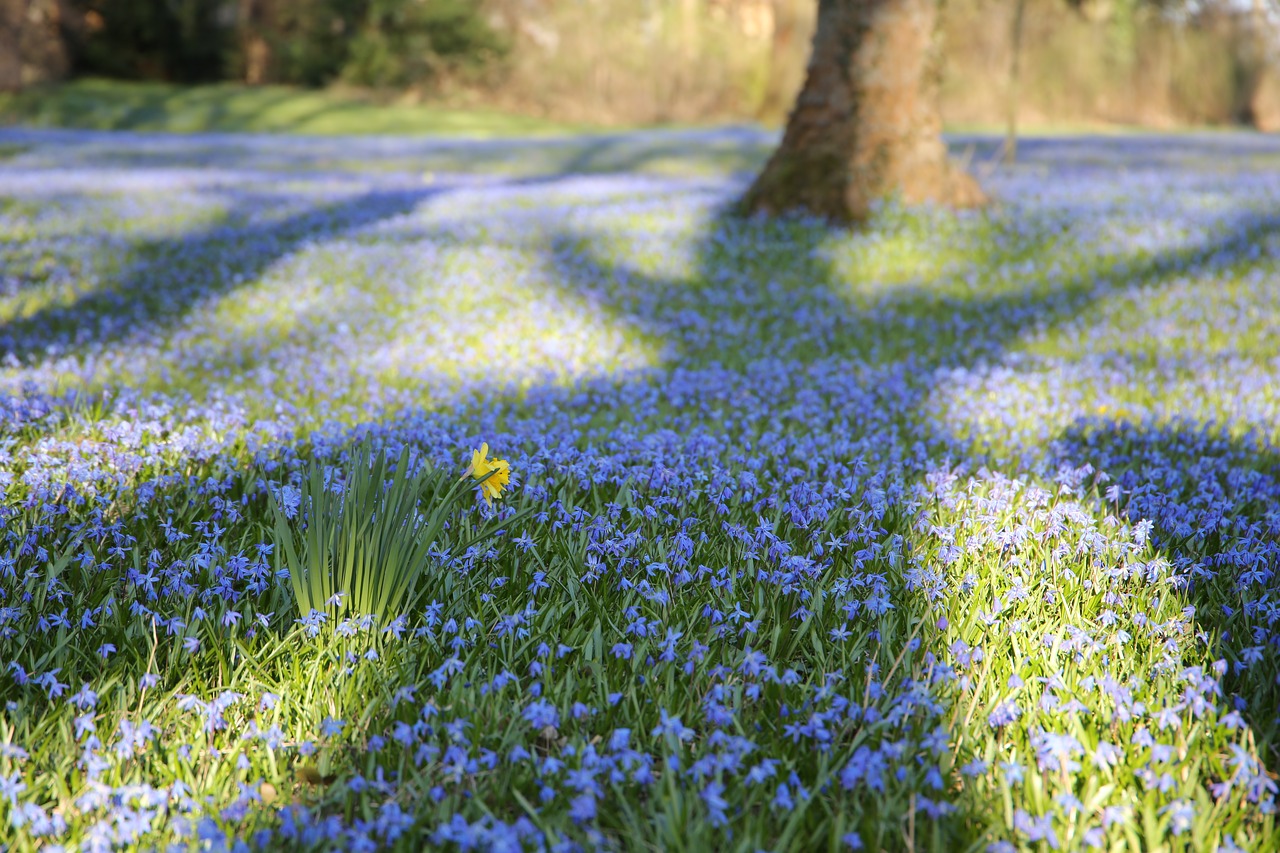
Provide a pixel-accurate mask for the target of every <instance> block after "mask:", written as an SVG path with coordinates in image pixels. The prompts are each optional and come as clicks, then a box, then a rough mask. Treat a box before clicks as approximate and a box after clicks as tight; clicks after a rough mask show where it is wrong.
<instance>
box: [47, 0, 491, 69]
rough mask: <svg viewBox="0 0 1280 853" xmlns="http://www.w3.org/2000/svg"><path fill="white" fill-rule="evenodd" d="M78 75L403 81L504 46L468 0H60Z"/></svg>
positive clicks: (472, 61) (486, 58)
mask: <svg viewBox="0 0 1280 853" xmlns="http://www.w3.org/2000/svg"><path fill="white" fill-rule="evenodd" d="M62 19H63V29H64V31H65V32H66V36H67V44H68V47H69V52H70V57H71V64H72V69H73V71H74V73H77V74H90V75H101V76H107V77H116V78H123V79H143V80H168V81H174V82H182V83H199V82H213V81H218V80H228V79H231V80H242V81H246V82H249V83H292V84H299V85H306V86H319V85H324V84H327V83H332V82H338V81H342V82H348V83H351V84H354V85H357V86H370V87H386V88H391V87H407V86H420V85H424V84H430V83H431V82H433V81H434V80H436V79H438V78H440V77H441V76H442V75H445V74H467V73H474V72H479V71H482V70H483V69H484V68H486V67H488V66H490V65H491V64H492V63H493V61H494V60H496V59H498V58H500V57H501V56H502V55H503V54H504V53H505V51H506V47H507V46H506V43H505V41H504V39H503V38H502V36H501V35H500V34H499V33H498V32H497V31H496V30H495V29H494V28H493V27H491V26H490V24H489V23H488V21H487V20H486V19H485V17H484V15H483V14H482V11H481V9H480V4H478V3H475V2H474V0H65V11H64V14H63V16H62Z"/></svg>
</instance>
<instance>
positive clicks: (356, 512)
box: [271, 443, 493, 618]
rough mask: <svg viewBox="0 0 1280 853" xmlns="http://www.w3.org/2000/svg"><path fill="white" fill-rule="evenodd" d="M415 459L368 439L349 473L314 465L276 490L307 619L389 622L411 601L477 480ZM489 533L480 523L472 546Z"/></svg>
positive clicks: (280, 532) (278, 518)
mask: <svg viewBox="0 0 1280 853" xmlns="http://www.w3.org/2000/svg"><path fill="white" fill-rule="evenodd" d="M413 463H414V460H413V459H412V458H411V456H410V453H409V449H408V448H405V449H403V450H402V451H401V452H400V455H399V457H397V458H396V459H394V460H392V459H391V458H389V457H388V456H387V454H386V451H384V450H378V451H376V452H375V451H374V449H373V447H372V446H371V445H369V444H368V443H365V444H362V445H360V446H358V447H357V448H355V449H354V450H353V451H352V453H351V457H350V460H349V463H348V465H347V467H346V471H345V475H343V473H342V472H340V471H339V470H338V469H336V468H333V467H331V466H328V465H325V464H323V463H322V462H319V461H313V462H311V463H310V464H309V465H308V466H307V467H306V468H305V469H304V470H303V473H302V477H301V480H300V482H299V483H298V485H297V486H296V487H294V486H285V487H283V488H282V489H281V490H280V491H279V492H277V493H275V494H274V495H273V496H272V500H271V506H272V515H273V520H274V527H273V530H272V532H273V534H274V535H273V539H274V541H275V545H276V559H277V567H279V562H280V561H281V560H283V561H284V566H285V567H287V568H288V574H289V585H290V587H291V589H292V592H293V597H294V600H295V601H296V602H297V605H298V610H299V612H300V613H301V614H302V615H304V616H305V615H307V614H309V613H311V612H312V611H313V610H316V611H321V612H330V613H333V614H335V615H336V614H337V613H338V612H339V611H341V610H346V611H348V612H352V613H356V614H360V615H364V614H372V615H375V616H378V617H379V618H382V617H384V616H387V615H388V614H391V615H392V616H395V615H398V614H400V613H402V612H404V609H405V608H406V607H408V606H410V605H411V604H412V600H413V589H414V586H415V584H416V582H417V580H418V578H419V576H420V575H421V573H422V571H423V570H424V569H425V568H426V567H427V565H428V562H429V559H430V556H429V554H430V552H431V549H432V546H433V545H435V544H437V542H438V540H439V539H440V536H441V534H442V532H443V531H444V530H445V528H446V522H447V521H448V520H449V518H450V516H451V515H453V514H454V512H455V510H457V509H458V505H459V500H458V499H459V498H460V497H461V496H462V495H464V494H467V493H469V491H470V489H469V487H468V485H466V484H465V481H467V480H469V479H470V478H467V477H463V478H461V479H460V478H458V477H457V476H455V474H454V473H453V472H450V471H445V470H442V469H440V468H436V467H433V466H430V465H419V466H416V467H415V465H414V464H413ZM492 534H493V529H492V527H491V526H489V525H482V526H481V527H480V528H479V529H478V530H476V531H475V533H474V534H473V536H472V539H471V542H468V543H465V544H466V545H470V544H473V543H474V542H475V541H478V540H480V539H484V538H488V536H490V535H492ZM464 547H465V546H464Z"/></svg>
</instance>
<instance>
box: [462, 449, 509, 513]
mask: <svg viewBox="0 0 1280 853" xmlns="http://www.w3.org/2000/svg"><path fill="white" fill-rule="evenodd" d="M490 472H492V476H490ZM467 475H471V476H472V477H474V478H475V479H477V480H484V482H483V483H481V484H480V490H481V492H482V494H484V501H485V503H487V504H488V505H489V506H493V499H494V498H500V497H502V490H503V489H505V488H506V487H507V483H509V482H511V466H510V465H508V464H507V460H505V459H490V458H489V445H488V443H484V444H481V445H480V449H479V450H473V451H471V464H470V465H468V466H467V470H466V471H463V472H462V476H463V477H466V476H467ZM486 478H487V479H486Z"/></svg>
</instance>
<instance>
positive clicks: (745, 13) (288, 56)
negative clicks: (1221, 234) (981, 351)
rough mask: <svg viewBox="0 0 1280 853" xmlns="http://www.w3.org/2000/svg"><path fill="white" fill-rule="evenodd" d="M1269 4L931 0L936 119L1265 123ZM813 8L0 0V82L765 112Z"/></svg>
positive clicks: (807, 30) (673, 0) (809, 4)
mask: <svg viewBox="0 0 1280 853" xmlns="http://www.w3.org/2000/svg"><path fill="white" fill-rule="evenodd" d="M1273 2H1275V0H946V2H945V3H944V4H943V6H942V11H941V29H942V43H943V44H944V45H945V53H946V63H945V66H944V69H943V79H942V81H941V105H942V115H943V118H944V120H945V121H946V122H947V123H948V124H949V125H951V126H953V127H956V126H959V127H964V126H982V127H993V126H1004V125H1005V124H1006V123H1007V122H1008V120H1009V118H1010V116H1016V118H1017V120H1018V121H1019V123H1021V124H1024V125H1044V124H1047V123H1052V124H1056V125H1059V126H1061V125H1063V124H1071V125H1096V124H1114V123H1122V124H1129V125H1135V124H1136V125H1146V126H1151V127H1172V126H1186V125H1210V124H1229V123H1237V122H1241V121H1248V122H1251V123H1253V124H1255V125H1257V126H1261V127H1266V128H1273V127H1280V85H1277V79H1276V73H1275V68H1274V58H1273V57H1274V54H1275V50H1274V41H1275V38H1274V33H1275V27H1276V21H1277V15H1276V11H1275V8H1274V7H1273V5H1272V4H1273ZM1019 7H1021V8H1022V25H1021V27H1015V17H1016V15H1017V14H1018V9H1019ZM816 8H817V3H816V0H0V87H3V88H9V89H13V88H18V87H20V86H23V85H29V84H32V83H38V82H40V81H42V80H48V79H55V78H59V77H64V76H66V75H67V74H68V73H71V74H73V75H90V76H105V77H112V78H124V79H146V80H166V81H172V82H205V81H240V82H244V83H249V84H269V83H282V84H290V85H301V86H328V85H340V86H344V87H347V88H352V87H359V88H362V89H366V90H370V91H374V92H383V93H391V94H395V95H396V96H402V95H407V96H409V97H417V98H431V99H433V100H435V101H438V102H442V103H447V104H450V105H461V106H477V105H483V106H487V107H495V108H499V109H505V110H513V111H516V112H520V113H524V114H531V115H538V116H546V117H554V118H557V119H561V120H565V121H571V122H578V121H582V122H591V123H596V124H608V123H618V124H643V123H653V122H705V121H726V120H728V121H734V120H737V121H741V120H760V121H765V122H767V123H774V124H776V123H780V122H781V121H783V120H784V119H785V118H786V115H787V112H788V110H789V109H790V107H791V104H792V102H793V99H794V97H795V93H796V92H797V91H798V90H799V88H800V85H801V83H802V82H803V78H804V71H805V68H806V65H807V62H808V55H809V46H810V41H811V36H812V33H813V26H814V18H815V13H816ZM1018 32H1020V33H1021V39H1020V44H1021V47H1020V49H1018V50H1015V42H1017V41H1019V40H1018V39H1015V33H1018ZM1015 57H1016V58H1017V60H1018V61H1017V63H1016V69H1017V71H1016V75H1015V74H1013V73H1011V72H1012V71H1013V69H1014V68H1015V63H1014V59H1015Z"/></svg>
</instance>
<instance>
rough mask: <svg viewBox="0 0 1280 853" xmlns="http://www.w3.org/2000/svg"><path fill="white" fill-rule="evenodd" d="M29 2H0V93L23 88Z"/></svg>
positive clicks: (18, 0)
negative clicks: (23, 61)
mask: <svg viewBox="0 0 1280 853" xmlns="http://www.w3.org/2000/svg"><path fill="white" fill-rule="evenodd" d="M26 17H27V0H0V92H16V91H18V90H19V89H21V88H22V28H23V25H24V24H25V22H26Z"/></svg>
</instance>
